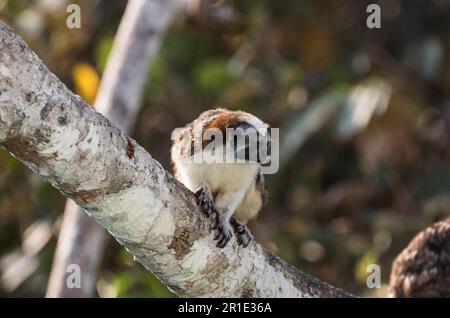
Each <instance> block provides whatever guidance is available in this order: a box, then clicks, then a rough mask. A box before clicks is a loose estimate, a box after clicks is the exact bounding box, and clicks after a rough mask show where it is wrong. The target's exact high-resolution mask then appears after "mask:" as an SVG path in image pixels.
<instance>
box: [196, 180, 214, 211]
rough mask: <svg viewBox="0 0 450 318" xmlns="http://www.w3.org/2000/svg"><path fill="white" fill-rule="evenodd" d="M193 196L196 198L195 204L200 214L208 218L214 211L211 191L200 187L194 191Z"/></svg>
mask: <svg viewBox="0 0 450 318" xmlns="http://www.w3.org/2000/svg"><path fill="white" fill-rule="evenodd" d="M194 195H195V197H196V198H197V204H198V205H199V207H200V209H201V210H202V212H203V213H204V214H205V215H206V216H207V217H210V216H211V214H212V213H213V211H214V202H213V197H212V194H211V191H209V189H208V188H206V187H200V188H198V189H197V190H195V192H194Z"/></svg>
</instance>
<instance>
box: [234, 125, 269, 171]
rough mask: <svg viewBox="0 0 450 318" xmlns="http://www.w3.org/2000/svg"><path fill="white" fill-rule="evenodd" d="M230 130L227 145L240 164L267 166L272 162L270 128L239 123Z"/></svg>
mask: <svg viewBox="0 0 450 318" xmlns="http://www.w3.org/2000/svg"><path fill="white" fill-rule="evenodd" d="M229 128H230V129H229V130H228V129H227V145H228V147H229V149H230V150H231V151H232V152H233V155H234V158H235V159H237V161H238V162H248V163H255V162H257V163H260V164H266V163H268V162H269V161H270V150H271V149H270V146H271V131H270V127H268V126H267V125H264V126H262V127H259V128H256V127H254V126H253V125H251V124H250V123H248V122H238V123H237V124H236V125H233V126H231V127H229Z"/></svg>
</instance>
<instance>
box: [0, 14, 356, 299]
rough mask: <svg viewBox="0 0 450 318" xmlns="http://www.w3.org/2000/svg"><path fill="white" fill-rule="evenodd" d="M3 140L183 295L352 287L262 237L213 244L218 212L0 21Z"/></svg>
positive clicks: (319, 292)
mask: <svg viewBox="0 0 450 318" xmlns="http://www.w3.org/2000/svg"><path fill="white" fill-rule="evenodd" d="M0 35H1V36H0V39H1V40H0V41H1V42H0V84H1V86H0V145H2V146H3V147H5V148H6V149H7V150H9V151H10V152H11V153H12V154H14V156H16V157H17V158H18V159H19V160H21V161H22V162H23V163H24V164H26V165H27V166H28V167H30V168H31V169H32V170H33V171H34V172H35V173H37V174H39V175H40V176H41V177H42V178H44V179H45V180H47V181H49V182H51V184H52V185H53V186H54V187H56V188H57V189H59V190H60V191H61V192H62V193H63V194H64V195H66V196H68V197H69V198H71V199H73V200H74V201H75V202H76V203H77V204H78V205H79V206H81V207H82V208H83V209H84V210H85V211H86V212H87V213H88V214H89V215H90V216H92V217H93V218H95V219H96V220H97V222H98V223H99V224H100V225H101V226H102V227H104V228H106V229H107V230H108V231H109V232H110V233H111V234H112V235H113V236H114V237H115V238H116V239H117V240H118V241H119V243H120V244H122V245H123V246H124V247H125V248H126V249H127V250H128V251H129V252H130V253H132V254H133V255H134V257H135V259H136V260H137V261H138V262H140V263H141V264H143V265H144V266H145V267H146V268H147V269H148V270H149V271H151V272H152V273H154V274H155V275H156V276H157V277H159V279H161V281H162V282H163V283H164V284H166V285H167V286H168V287H169V288H170V289H171V290H172V291H174V292H175V293H176V294H177V295H178V296H190V297H241V296H242V297H345V296H351V295H349V294H347V293H345V292H343V291H341V290H340V289H337V288H334V287H332V286H330V285H328V284H326V283H323V282H321V281H319V280H318V279H315V278H313V277H310V276H309V275H307V274H304V273H303V272H301V271H299V270H297V269H295V268H294V267H292V266H290V265H289V264H287V263H286V262H284V261H283V260H281V259H280V258H278V257H277V256H275V255H273V254H272V253H270V252H269V251H267V250H265V249H264V248H263V247H262V246H261V245H259V244H258V243H257V242H252V243H251V244H250V245H249V246H248V247H247V248H242V247H240V246H238V245H237V243H236V242H235V241H232V242H230V244H228V245H227V246H226V247H225V248H224V249H219V248H217V247H216V246H215V242H214V240H213V237H214V233H213V232H212V231H211V229H210V228H211V226H212V225H213V220H211V219H208V218H206V217H205V216H203V214H202V213H201V212H200V210H199V209H198V207H197V205H196V203H195V199H194V196H193V194H192V193H191V192H190V191H189V190H188V189H186V188H185V187H184V186H183V185H182V184H180V183H179V182H177V181H176V180H175V179H174V178H173V177H172V176H171V175H170V174H169V173H168V172H166V171H165V170H164V169H163V168H162V167H161V165H160V164H159V163H158V162H157V161H155V160H154V159H153V158H152V157H151V156H150V155H149V154H148V152H146V151H145V150H144V149H143V148H142V147H141V146H139V145H138V144H137V143H136V142H135V141H134V140H133V139H131V138H129V137H128V136H127V135H125V134H124V133H122V132H121V131H120V130H119V129H118V128H117V127H115V126H114V125H113V124H112V123H111V122H110V121H109V120H108V119H106V118H105V117H104V116H102V115H101V114H99V113H97V112H96V111H95V110H94V109H93V108H91V107H89V106H88V105H87V104H86V103H85V102H84V101H83V100H82V99H81V98H79V97H78V96H75V95H73V94H72V93H71V92H70V91H69V90H68V89H67V88H66V87H65V86H64V84H62V83H61V82H60V81H59V80H58V79H57V78H56V76H54V75H53V74H51V73H50V72H49V71H48V70H47V68H46V67H45V66H44V65H43V63H42V62H41V61H40V59H39V58H38V57H37V56H36V55H35V54H34V53H33V52H32V51H31V50H30V49H29V48H28V47H27V46H26V44H25V43H24V42H23V41H22V40H21V39H20V37H19V36H17V35H16V34H15V33H14V31H13V30H12V29H10V28H9V27H8V26H7V25H5V24H4V23H3V22H0Z"/></svg>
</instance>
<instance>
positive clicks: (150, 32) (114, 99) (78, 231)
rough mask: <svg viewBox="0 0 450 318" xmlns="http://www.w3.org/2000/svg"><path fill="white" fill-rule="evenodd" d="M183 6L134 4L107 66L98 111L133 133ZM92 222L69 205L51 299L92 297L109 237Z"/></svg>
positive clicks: (136, 0) (154, 0)
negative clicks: (75, 269)
mask: <svg viewBox="0 0 450 318" xmlns="http://www.w3.org/2000/svg"><path fill="white" fill-rule="evenodd" d="M180 7H181V2H180V1H179V0H165V1H162V0H130V1H129V2H128V5H127V8H126V10H125V13H124V16H123V18H122V21H121V23H120V26H119V29H118V31H117V35H116V37H115V39H114V45H113V48H112V50H111V54H110V56H109V59H108V63H107V64H106V68H105V72H104V74H103V77H102V82H101V85H100V89H99V91H98V93H97V98H96V100H95V104H94V107H95V109H96V110H97V111H98V112H100V113H102V114H103V115H104V116H105V117H107V118H108V119H109V120H110V121H111V122H112V123H114V125H115V126H116V127H118V128H119V129H121V130H122V131H124V132H128V131H129V130H130V128H131V127H133V125H134V122H135V119H136V117H137V114H138V111H139V105H140V101H141V96H142V90H143V88H144V84H145V82H146V79H147V73H148V72H147V70H148V68H149V65H150V64H151V62H152V61H153V60H154V57H155V56H156V53H157V51H158V48H159V46H160V44H161V41H162V38H163V36H164V34H165V33H166V31H167V29H168V28H169V26H170V24H171V21H172V19H173V18H174V17H175V16H176V14H177V13H178V11H179V9H180ZM105 234H106V233H105V231H104V230H103V228H102V227H100V226H99V225H98V224H97V223H96V222H95V221H94V220H93V219H92V218H90V217H89V216H88V215H86V213H84V212H83V211H82V210H81V208H79V207H78V206H77V205H76V204H75V203H74V202H73V201H71V200H68V202H67V204H66V208H65V210H64V219H63V223H62V227H61V231H60V234H59V239H58V246H57V249H56V252H55V259H54V262H53V268H52V271H51V275H50V279H49V284H48V288H47V295H46V296H47V297H91V296H92V294H93V290H94V287H95V282H96V272H97V269H98V265H99V262H100V260H101V259H102V256H103V250H104V248H105V245H106V242H107V241H106V235H105ZM70 264H77V265H78V266H80V268H81V270H82V271H83V273H84V275H83V281H82V284H81V288H68V287H67V285H66V276H67V272H66V269H67V267H68V265H70Z"/></svg>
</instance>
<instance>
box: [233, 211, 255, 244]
mask: <svg viewBox="0 0 450 318" xmlns="http://www.w3.org/2000/svg"><path fill="white" fill-rule="evenodd" d="M230 222H231V225H232V226H233V228H234V231H235V233H236V236H237V242H238V244H239V245H242V246H243V247H247V246H248V244H250V242H251V241H252V239H253V236H252V234H251V233H250V231H249V229H248V228H247V226H246V225H244V224H242V223H240V222H239V221H238V220H236V219H235V218H231V220H230Z"/></svg>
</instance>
